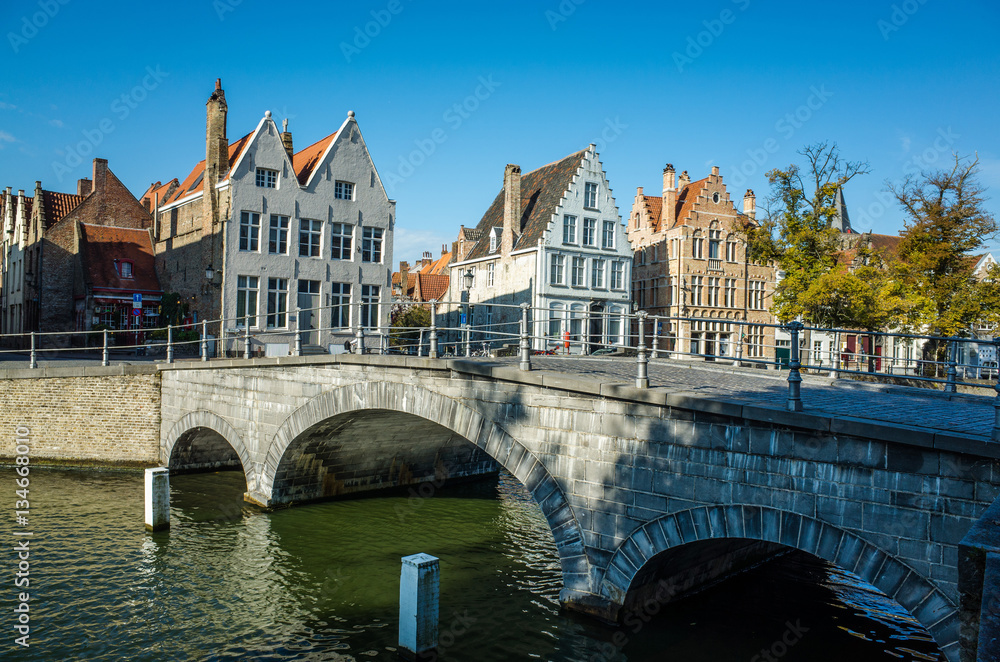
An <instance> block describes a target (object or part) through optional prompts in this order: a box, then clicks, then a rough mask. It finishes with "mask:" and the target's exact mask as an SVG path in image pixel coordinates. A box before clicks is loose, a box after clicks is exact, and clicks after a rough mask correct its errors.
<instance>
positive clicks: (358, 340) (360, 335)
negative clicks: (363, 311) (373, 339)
mask: <svg viewBox="0 0 1000 662" xmlns="http://www.w3.org/2000/svg"><path fill="white" fill-rule="evenodd" d="M354 353H355V354H364V353H365V332H364V331H363V330H362V327H361V320H360V319H359V320H358V328H357V330H356V331H355V332H354Z"/></svg>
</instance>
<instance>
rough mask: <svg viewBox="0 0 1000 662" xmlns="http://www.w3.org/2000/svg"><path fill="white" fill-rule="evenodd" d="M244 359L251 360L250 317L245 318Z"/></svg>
mask: <svg viewBox="0 0 1000 662" xmlns="http://www.w3.org/2000/svg"><path fill="white" fill-rule="evenodd" d="M243 358H245V359H249V358H250V316H249V315H247V316H245V317H244V318H243Z"/></svg>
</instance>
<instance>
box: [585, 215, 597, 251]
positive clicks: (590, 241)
mask: <svg viewBox="0 0 1000 662" xmlns="http://www.w3.org/2000/svg"><path fill="white" fill-rule="evenodd" d="M581 238H582V240H583V245H584V246H597V219H596V218H584V219H583V234H582V236H581Z"/></svg>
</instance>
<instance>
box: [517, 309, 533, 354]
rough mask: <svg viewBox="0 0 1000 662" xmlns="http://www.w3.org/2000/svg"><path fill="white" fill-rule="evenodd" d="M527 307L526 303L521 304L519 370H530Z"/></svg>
mask: <svg viewBox="0 0 1000 662" xmlns="http://www.w3.org/2000/svg"><path fill="white" fill-rule="evenodd" d="M528 308H529V305H528V304H527V303H522V304H521V362H520V366H519V367H520V368H521V370H531V341H530V340H529V339H528Z"/></svg>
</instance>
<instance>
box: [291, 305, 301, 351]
mask: <svg viewBox="0 0 1000 662" xmlns="http://www.w3.org/2000/svg"><path fill="white" fill-rule="evenodd" d="M301 314H302V310H301V309H300V308H299V307H298V305H297V304H296V306H295V348H294V349H293V350H292V356H302V325H301V324H299V315H301Z"/></svg>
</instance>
